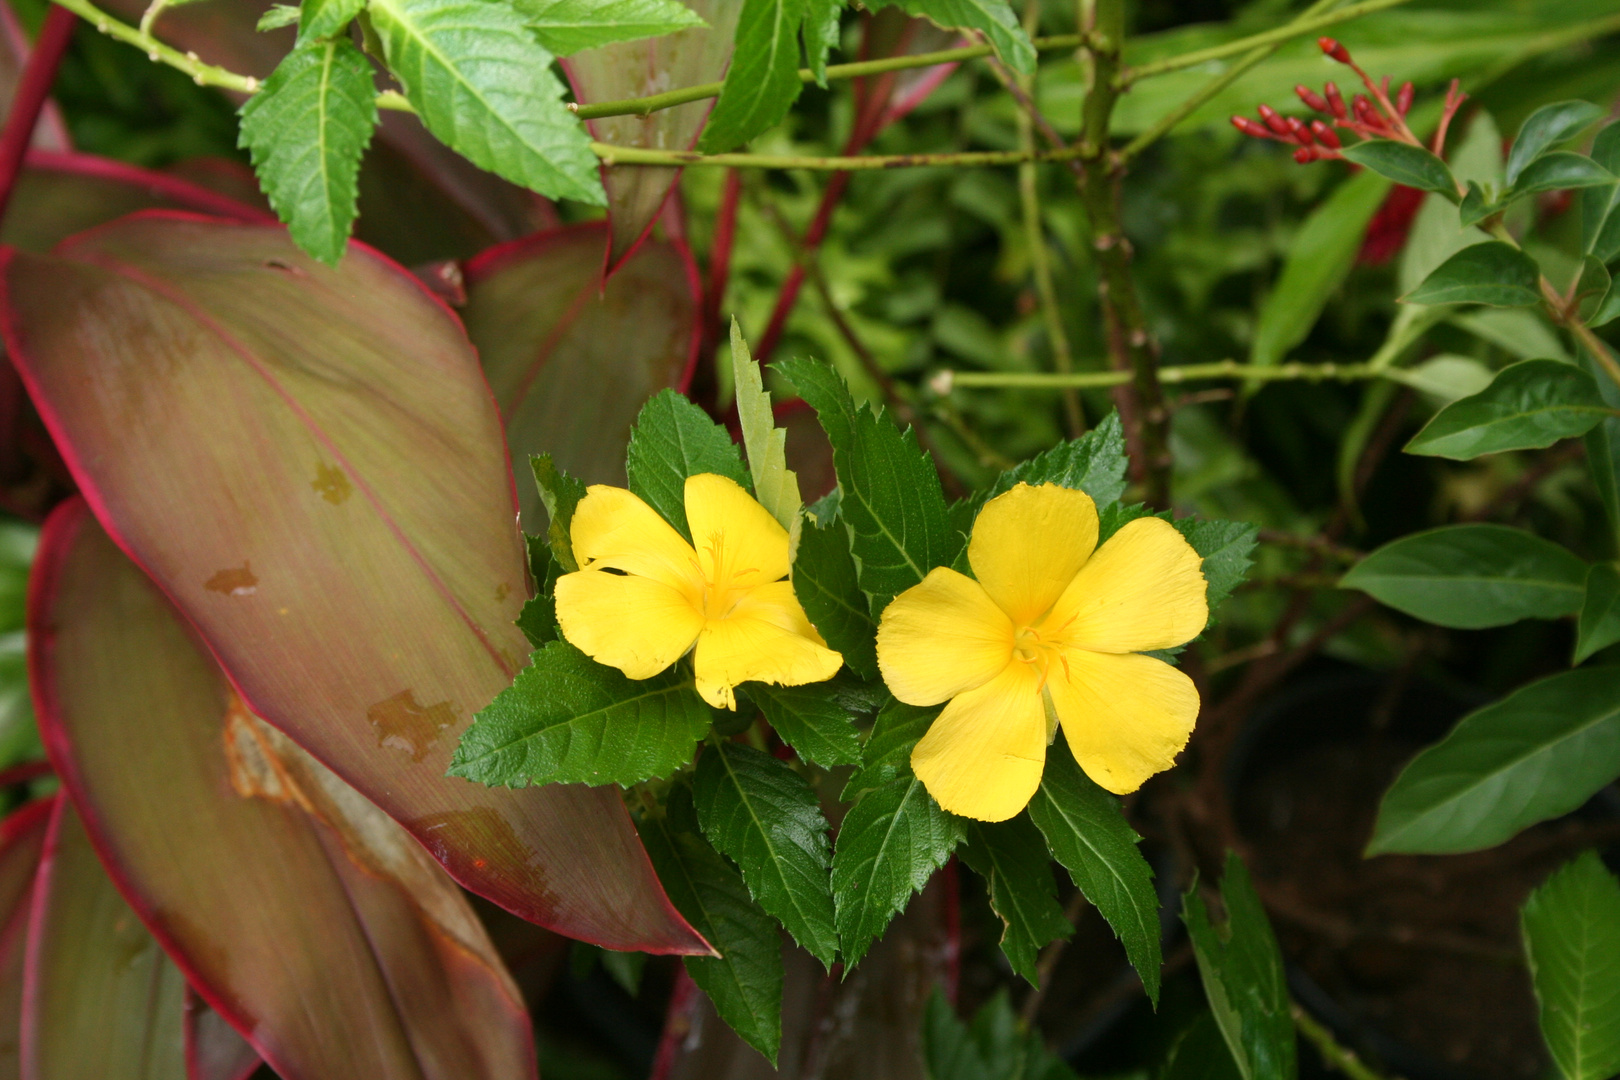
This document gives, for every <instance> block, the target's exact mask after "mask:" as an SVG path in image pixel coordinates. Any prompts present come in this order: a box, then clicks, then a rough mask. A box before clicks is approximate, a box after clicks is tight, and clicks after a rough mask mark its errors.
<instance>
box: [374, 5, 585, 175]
mask: <svg viewBox="0 0 1620 1080" xmlns="http://www.w3.org/2000/svg"><path fill="white" fill-rule="evenodd" d="M368 11H369V13H370V16H371V25H372V27H373V28H374V29H375V30H376V32H377V36H378V37H379V38H380V39H381V41H382V47H383V54H384V56H385V57H386V58H387V61H388V69H389V70H390V71H392V72H393V73H394V75H395V76H396V77H397V78H398V79H399V81H400V84H401V85H402V86H403V87H404V88H405V96H406V97H407V98H409V99H410V102H411V104H412V105H413V106H414V107H415V108H416V112H417V115H418V116H420V117H421V118H422V123H424V124H425V125H427V129H428V130H429V131H431V132H433V134H434V135H436V136H438V138H439V139H440V141H442V142H443V143H444V144H445V145H447V146H449V147H450V148H451V149H452V150H455V151H457V152H458V153H460V154H461V155H462V156H463V157H465V158H467V160H469V161H471V162H472V163H473V164H474V165H477V166H479V167H480V168H484V169H488V170H489V171H490V172H492V173H495V174H497V175H499V176H504V177H505V178H506V179H508V180H510V181H512V182H513V183H514V184H519V185H521V186H523V187H527V188H532V189H534V190H535V191H538V192H539V193H540V194H542V195H546V196H549V197H551V198H554V199H557V198H566V199H577V200H579V201H580V202H586V203H590V204H592V205H594V206H601V205H603V204H604V203H605V202H606V201H607V197H606V196H605V195H604V194H603V193H602V181H601V179H600V178H599V176H598V167H599V164H600V163H599V162H598V161H597V159H596V155H595V154H593V153H591V148H590V137H589V136H588V135H587V134H586V132H585V128H584V125H582V124H581V123H580V122H579V121H578V120H577V119H575V118H574V116H573V114H572V113H570V112H569V111H568V110H567V109H565V108H563V104H562V98H563V84H562V83H561V82H560V81H559V80H558V79H557V77H556V76H555V75H554V74H552V71H551V62H552V55H551V54H550V53H549V52H547V51H546V50H545V49H543V48H541V47H540V43H539V42H538V41H536V40H535V37H534V33H533V32H532V31H531V30H529V28H528V27H526V26H524V25H523V18H522V16H520V15H519V14H518V13H517V11H516V10H515V9H513V8H511V7H508V6H506V5H504V4H492V3H488V2H487V0H371V2H370V7H369V8H368Z"/></svg>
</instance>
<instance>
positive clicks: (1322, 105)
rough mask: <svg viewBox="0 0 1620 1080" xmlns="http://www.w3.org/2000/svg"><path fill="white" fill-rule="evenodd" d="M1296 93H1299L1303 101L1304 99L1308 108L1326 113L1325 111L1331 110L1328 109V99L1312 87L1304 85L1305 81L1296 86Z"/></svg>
mask: <svg viewBox="0 0 1620 1080" xmlns="http://www.w3.org/2000/svg"><path fill="white" fill-rule="evenodd" d="M1294 93H1296V94H1298V95H1299V100H1301V101H1303V102H1304V103H1305V107H1306V108H1308V109H1315V110H1316V111H1317V112H1320V113H1325V112H1328V111H1330V110H1329V109H1328V103H1327V99H1326V98H1324V97H1323V96H1322V95H1321V94H1318V93H1317V92H1316V91H1315V90H1312V89H1311V88H1310V87H1308V86H1306V85H1304V84H1303V83H1301V84H1300V85H1299V86H1296V87H1294Z"/></svg>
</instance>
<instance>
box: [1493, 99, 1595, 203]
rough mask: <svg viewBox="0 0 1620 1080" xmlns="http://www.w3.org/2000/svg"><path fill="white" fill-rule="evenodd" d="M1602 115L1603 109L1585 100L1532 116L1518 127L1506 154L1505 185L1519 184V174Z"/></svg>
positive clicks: (1543, 109) (1550, 107)
mask: <svg viewBox="0 0 1620 1080" xmlns="http://www.w3.org/2000/svg"><path fill="white" fill-rule="evenodd" d="M1602 115H1603V108H1602V107H1601V106H1598V105H1593V104H1592V103H1591V102H1587V101H1557V102H1554V103H1553V104H1551V105H1543V106H1542V107H1541V108H1539V109H1537V110H1536V111H1535V112H1533V113H1531V114H1530V116H1529V118H1528V119H1527V120H1525V122H1524V124H1523V126H1521V127H1520V128H1519V134H1518V137H1517V138H1515V139H1514V140H1513V148H1512V149H1511V150H1509V151H1508V159H1507V176H1506V179H1507V182H1508V184H1509V186H1512V185H1514V184H1517V183H1518V180H1519V174H1520V173H1522V172H1524V171H1525V169H1526V168H1527V167H1528V166H1529V165H1530V163H1531V162H1532V161H1534V160H1536V159H1537V158H1538V157H1540V156H1541V155H1542V154H1545V153H1546V152H1547V151H1548V150H1550V149H1551V148H1552V147H1554V146H1556V145H1558V144H1559V143H1561V142H1563V141H1565V140H1566V139H1570V138H1573V137H1574V136H1575V135H1576V134H1577V133H1578V132H1579V131H1580V130H1581V129H1582V128H1584V127H1586V126H1587V125H1588V124H1590V123H1592V122H1593V121H1595V120H1597V119H1598V118H1600V117H1601V116H1602Z"/></svg>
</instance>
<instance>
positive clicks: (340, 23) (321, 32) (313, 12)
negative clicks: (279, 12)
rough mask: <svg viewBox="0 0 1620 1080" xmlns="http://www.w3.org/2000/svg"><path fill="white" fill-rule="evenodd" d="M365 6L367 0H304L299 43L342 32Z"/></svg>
mask: <svg viewBox="0 0 1620 1080" xmlns="http://www.w3.org/2000/svg"><path fill="white" fill-rule="evenodd" d="M365 8H366V0H303V2H302V3H300V4H299V5H298V8H297V11H298V44H299V45H303V44H305V43H307V42H311V41H315V40H316V39H317V38H328V37H333V36H334V35H337V34H340V33H342V32H343V31H344V30H345V29H347V28H348V25H349V24H350V23H351V22H353V21H354V20H355V18H356V17H357V16H358V15H359V14H360V13H361V12H362V11H364V10H365ZM367 73H368V74H369V73H370V65H367ZM249 100H251V99H249Z"/></svg>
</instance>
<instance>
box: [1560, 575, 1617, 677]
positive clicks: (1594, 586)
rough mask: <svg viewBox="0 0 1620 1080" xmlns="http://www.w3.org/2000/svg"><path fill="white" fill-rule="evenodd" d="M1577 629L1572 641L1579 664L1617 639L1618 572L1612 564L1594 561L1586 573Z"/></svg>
mask: <svg viewBox="0 0 1620 1080" xmlns="http://www.w3.org/2000/svg"><path fill="white" fill-rule="evenodd" d="M1578 625H1579V627H1580V631H1579V634H1578V635H1577V637H1576V640H1575V658H1574V659H1573V660H1572V661H1571V663H1574V664H1579V663H1581V662H1582V661H1584V660H1585V659H1586V658H1587V657H1589V656H1591V655H1592V654H1593V653H1595V652H1597V651H1598V650H1599V649H1606V648H1608V647H1609V646H1610V645H1613V644H1614V643H1615V642H1617V641H1620V571H1617V570H1616V569H1615V565H1614V564H1613V563H1606V562H1600V563H1593V564H1592V569H1591V570H1589V571H1588V572H1587V574H1586V598H1585V600H1583V601H1582V603H1581V616H1580V622H1579V624H1578Z"/></svg>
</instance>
